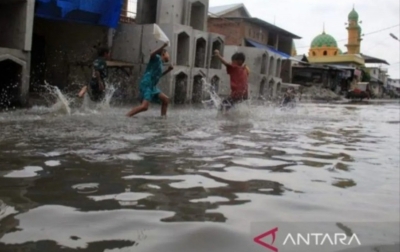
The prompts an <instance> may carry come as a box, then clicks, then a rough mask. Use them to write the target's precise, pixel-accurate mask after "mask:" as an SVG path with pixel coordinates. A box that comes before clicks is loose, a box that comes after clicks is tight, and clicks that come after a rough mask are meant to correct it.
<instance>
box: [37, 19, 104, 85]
mask: <svg viewBox="0 0 400 252" xmlns="http://www.w3.org/2000/svg"><path fill="white" fill-rule="evenodd" d="M34 33H35V34H37V35H40V36H42V37H43V38H44V41H45V53H46V62H45V64H46V75H45V78H46V80H47V81H48V82H49V83H50V84H51V85H55V86H58V87H59V88H61V89H64V88H70V89H76V88H78V86H79V87H80V86H82V85H84V83H86V82H87V81H88V78H89V77H90V71H91V70H90V66H89V65H90V64H91V63H92V61H93V60H94V58H95V57H96V53H97V48H98V47H100V46H106V45H107V41H108V29H107V28H105V27H100V26H91V25H85V24H79V23H68V22H57V21H52V20H46V19H39V18H35V25H34ZM34 49H35V48H33V50H34ZM82 65H85V66H82Z"/></svg>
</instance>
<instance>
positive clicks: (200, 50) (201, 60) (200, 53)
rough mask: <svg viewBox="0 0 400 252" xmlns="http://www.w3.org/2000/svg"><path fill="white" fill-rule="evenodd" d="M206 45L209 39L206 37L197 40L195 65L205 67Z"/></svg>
mask: <svg viewBox="0 0 400 252" xmlns="http://www.w3.org/2000/svg"><path fill="white" fill-rule="evenodd" d="M206 45H207V41H206V40H205V39H204V38H198V39H197V40H196V55H195V60H194V67H201V68H204V67H205V64H206Z"/></svg>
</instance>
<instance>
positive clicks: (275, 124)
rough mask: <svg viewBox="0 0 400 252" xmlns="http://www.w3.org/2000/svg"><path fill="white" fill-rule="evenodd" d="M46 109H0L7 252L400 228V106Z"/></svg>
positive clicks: (1, 241) (143, 247) (0, 231)
mask: <svg viewBox="0 0 400 252" xmlns="http://www.w3.org/2000/svg"><path fill="white" fill-rule="evenodd" d="M42 110H44V109H39V108H35V109H34V111H32V110H27V111H15V112H12V113H2V114H0V126H1V128H2V129H3V131H4V134H1V135H0V160H2V164H1V166H0V250H1V251H3V250H4V251H13V250H16V249H25V250H27V251H58V250H61V247H65V248H73V249H76V251H79V250H85V251H104V250H106V249H108V250H109V251H118V249H119V248H134V249H136V250H138V251H154V250H153V249H155V248H161V247H164V248H169V249H170V250H168V249H167V250H163V251H196V250H195V249H193V250H192V245H190V244H191V243H192V244H196V242H197V238H196V237H197V236H196V235H200V236H202V237H208V239H213V238H214V237H219V238H220V239H221V241H225V242H226V244H228V241H230V243H232V244H231V245H228V246H227V247H226V248H224V249H226V251H234V250H235V249H237V248H239V247H240V245H239V244H238V243H239V242H240V241H244V240H248V237H247V236H246V235H248V233H249V225H250V223H252V222H255V221H259V220H260V219H261V220H265V221H268V220H277V219H279V220H287V219H299V218H301V219H303V220H321V221H322V220H324V221H331V220H333V221H339V220H340V219H341V218H343V211H345V212H346V217H348V218H352V219H354V220H358V219H368V218H370V219H371V218H373V219H374V218H375V219H379V218H381V217H380V216H382V209H384V213H385V214H384V215H385V218H389V219H393V220H398V212H399V203H398V202H399V193H398V188H399V170H398V164H399V162H400V160H399V156H398V152H399V150H400V146H399V142H398V141H397V140H398V139H399V137H400V133H399V124H396V123H388V122H393V121H394V122H396V121H399V119H400V118H399V114H398V111H399V107H398V106H394V105H386V106H368V107H366V106H364V107H363V106H338V105H335V106H327V105H321V106H317V105H304V106H299V107H298V108H297V109H295V110H293V111H285V112H282V111H280V110H276V109H274V108H265V107H254V108H252V109H251V110H250V111H249V112H248V113H247V115H246V116H244V117H239V116H236V117H231V118H216V115H215V111H213V110H195V109H190V108H185V109H181V108H180V109H175V110H174V109H173V108H172V110H171V112H170V117H169V119H168V120H159V119H158V118H157V116H158V113H159V111H158V108H155V109H154V110H152V111H149V113H148V114H146V115H143V116H139V117H137V118H131V119H127V118H125V117H124V116H123V115H124V113H125V112H126V111H125V110H126V109H121V108H110V109H109V110H106V111H100V112H85V111H81V110H78V111H74V110H72V111H71V115H69V116H64V115H54V114H51V113H50V114H49V113H41V112H39V111H42ZM332 202H335V204H332ZM366 205H368V207H366ZM189 223H190V225H192V226H189ZM38 230H40V232H38ZM144 230H146V231H144ZM171 230H174V232H171ZM204 230H207V232H209V233H207V234H206V235H203V234H204V232H205V231H204ZM165 231H166V232H167V233H168V235H167V234H163V233H162V232H165ZM194 234H196V235H194ZM235 237H236V240H235V242H232V239H234V238H235ZM185 239H186V240H187V241H188V242H187V243H185V242H182V240H185ZM224 239H225V240H224ZM148 240H151V241H152V242H151V243H150V242H148ZM173 241H176V243H174V242H173ZM230 243H229V244H230ZM179 244H180V245H179ZM226 244H225V245H226ZM243 244H244V243H243ZM164 245H165V246H164ZM203 246H204V247H206V245H205V244H203ZM204 247H203V248H204ZM197 251H204V250H200V249H198V250H197ZM220 251H223V250H220ZM242 251H247V250H246V249H244V250H242Z"/></svg>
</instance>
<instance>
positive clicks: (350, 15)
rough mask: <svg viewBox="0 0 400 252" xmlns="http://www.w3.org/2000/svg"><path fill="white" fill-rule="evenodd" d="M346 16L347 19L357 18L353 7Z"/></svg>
mask: <svg viewBox="0 0 400 252" xmlns="http://www.w3.org/2000/svg"><path fill="white" fill-rule="evenodd" d="M348 18H349V20H358V13H357V12H356V10H355V9H354V8H353V9H352V10H351V11H350V13H349V16H348Z"/></svg>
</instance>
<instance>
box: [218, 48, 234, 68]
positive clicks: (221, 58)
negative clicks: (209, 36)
mask: <svg viewBox="0 0 400 252" xmlns="http://www.w3.org/2000/svg"><path fill="white" fill-rule="evenodd" d="M214 56H215V57H217V58H218V59H219V60H220V61H221V63H222V64H224V65H225V66H230V65H231V64H229V63H228V62H227V61H226V60H225V59H224V58H223V57H222V56H221V54H220V53H219V51H218V50H215V51H214Z"/></svg>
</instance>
